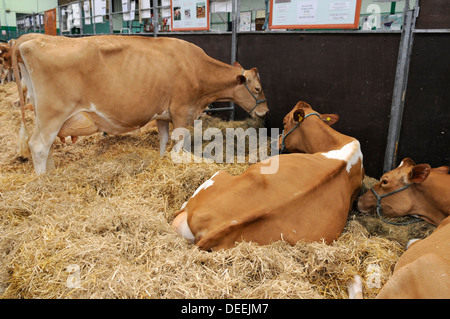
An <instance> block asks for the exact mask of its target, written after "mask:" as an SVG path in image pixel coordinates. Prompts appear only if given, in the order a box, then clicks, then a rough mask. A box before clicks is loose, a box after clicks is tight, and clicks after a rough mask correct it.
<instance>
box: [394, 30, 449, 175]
mask: <svg viewBox="0 0 450 319" xmlns="http://www.w3.org/2000/svg"><path fill="white" fill-rule="evenodd" d="M449 52H450V34H433V35H431V34H416V36H415V39H414V47H413V54H412V57H411V67H410V72H409V79H408V89H407V92H406V100H405V110H404V114H403V122H402V130H401V136H400V141H399V148H398V150H399V151H398V152H399V155H398V160H399V161H401V160H402V159H403V158H404V157H411V158H412V159H413V160H414V161H416V163H429V164H430V165H431V166H432V167H435V166H441V165H449V164H450V59H449Z"/></svg>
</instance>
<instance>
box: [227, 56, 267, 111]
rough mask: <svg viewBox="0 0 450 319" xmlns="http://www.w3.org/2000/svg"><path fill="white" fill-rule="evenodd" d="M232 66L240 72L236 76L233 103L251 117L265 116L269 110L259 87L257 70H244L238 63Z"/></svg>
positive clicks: (259, 81)
mask: <svg viewBox="0 0 450 319" xmlns="http://www.w3.org/2000/svg"><path fill="white" fill-rule="evenodd" d="M234 66H236V67H238V68H240V69H241V70H242V72H241V74H239V75H237V76H236V82H237V85H236V88H235V90H234V99H233V101H234V102H236V103H237V104H238V105H239V106H241V107H242V108H243V109H244V110H245V111H247V112H248V113H249V114H250V115H251V116H252V117H255V116H259V117H263V116H265V115H266V113H267V112H269V109H268V107H267V100H266V96H265V95H264V92H263V89H262V86H261V80H260V78H259V73H258V69H257V68H253V69H251V70H244V68H243V67H242V66H241V65H240V64H239V63H238V62H234Z"/></svg>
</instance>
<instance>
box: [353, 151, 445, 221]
mask: <svg viewBox="0 0 450 319" xmlns="http://www.w3.org/2000/svg"><path fill="white" fill-rule="evenodd" d="M446 171H448V167H447V166H445V167H440V168H435V169H432V168H431V167H430V165H428V164H419V165H416V163H414V161H413V160H411V159H410V158H405V159H404V160H403V161H402V162H401V163H400V165H399V167H397V168H396V169H394V170H392V171H390V172H387V173H385V174H384V175H383V176H382V177H381V180H380V183H378V184H376V185H375V186H374V187H373V188H372V191H368V192H366V193H365V194H364V195H363V196H360V197H359V198H358V210H359V211H360V212H370V211H371V210H373V209H374V208H375V207H376V206H377V198H376V196H375V194H378V196H379V197H382V199H380V200H379V201H378V202H380V204H379V205H378V206H380V205H381V207H380V208H381V210H382V212H383V214H384V215H385V216H387V217H400V216H406V215H415V216H418V217H420V218H422V219H424V220H426V221H427V222H429V223H431V224H433V225H435V226H437V225H439V224H440V223H441V222H442V220H443V219H444V218H446V217H447V216H448V215H450V175H448V174H446V173H445V172H446ZM380 208H378V209H379V210H380Z"/></svg>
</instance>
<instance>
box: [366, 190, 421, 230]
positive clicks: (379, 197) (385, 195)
mask: <svg viewBox="0 0 450 319" xmlns="http://www.w3.org/2000/svg"><path fill="white" fill-rule="evenodd" d="M409 186H410V185H406V186H403V187H401V188H399V189H397V190H395V191H392V192H390V193H387V194H384V195H378V193H377V192H376V191H375V190H374V189H373V187H372V188H371V189H370V190H371V191H372V193H373V194H374V195H375V197H376V199H377V215H378V217H380V219H381V220H382V221H383V222H385V223H387V224H391V225H396V226H404V225H408V224H412V223H417V222H420V221H423V220H422V219H421V218H417V217H414V216H411V218H414V219H412V220H409V221H407V222H402V223H395V222H391V221H388V220H386V219H384V218H383V216H382V214H383V213H382V211H381V199H382V198H384V197H387V196H389V195H393V194H396V193H398V192H400V191H402V190H404V189H407V188H408V187H409Z"/></svg>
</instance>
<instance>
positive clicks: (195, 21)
mask: <svg viewBox="0 0 450 319" xmlns="http://www.w3.org/2000/svg"><path fill="white" fill-rule="evenodd" d="M170 10H171V23H172V30H173V31H190V30H209V1H208V0H172V1H171V2H170Z"/></svg>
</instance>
